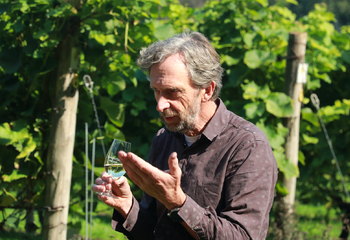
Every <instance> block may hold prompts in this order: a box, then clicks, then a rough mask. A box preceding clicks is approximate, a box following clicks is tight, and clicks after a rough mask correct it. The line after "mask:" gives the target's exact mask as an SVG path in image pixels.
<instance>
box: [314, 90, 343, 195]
mask: <svg viewBox="0 0 350 240" xmlns="http://www.w3.org/2000/svg"><path fill="white" fill-rule="evenodd" d="M310 97H311V102H312V104H313V105H314V107H315V108H316V116H317V118H318V121H319V122H320V124H321V127H322V130H323V133H324V135H325V137H326V140H327V143H328V146H329V149H330V151H331V154H332V157H333V159H334V160H335V165H336V167H337V171H338V172H339V175H340V179H341V182H342V185H343V188H344V192H345V195H346V198H347V199H349V192H348V190H347V189H346V184H345V179H344V176H343V173H342V171H341V169H340V165H339V162H338V158H337V156H336V155H335V151H334V148H333V144H332V140H331V138H330V137H329V135H328V131H327V129H326V126H325V124H324V122H323V120H322V118H321V116H320V115H319V114H318V111H319V110H320V99H319V98H318V96H317V94H315V93H312V94H311V96H310Z"/></svg>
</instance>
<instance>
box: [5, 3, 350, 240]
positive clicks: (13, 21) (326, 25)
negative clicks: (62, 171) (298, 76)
mask: <svg viewBox="0 0 350 240" xmlns="http://www.w3.org/2000/svg"><path fill="white" fill-rule="evenodd" d="M83 2H84V4H82V5H81V6H80V7H79V8H74V7H73V6H71V5H69V4H67V3H64V2H63V1H52V0H30V1H27V0H19V1H16V2H15V3H13V2H12V1H10V0H1V1H0V36H1V41H0V75H1V82H0V91H1V96H0V116H1V120H0V158H1V161H0V185H1V188H0V209H1V211H2V214H0V230H1V232H3V231H2V230H9V229H12V230H13V229H16V231H22V232H24V229H25V223H27V224H29V225H30V223H31V222H32V221H31V217H30V216H31V214H32V213H34V216H35V219H36V220H35V223H36V225H37V226H39V227H40V224H38V219H39V216H40V215H41V211H42V208H43V202H44V201H43V198H44V194H43V193H44V183H45V176H46V175H45V164H46V156H47V149H48V135H49V133H48V131H47V130H48V129H49V127H50V122H49V116H50V112H52V111H55V109H52V107H51V106H52V105H51V101H52V100H51V97H52V94H54V93H53V92H52V89H51V87H50V86H51V85H52V78H53V76H55V72H56V67H57V63H58V61H59V60H58V59H57V58H56V53H57V51H58V50H57V49H58V46H59V44H60V42H61V41H62V39H63V38H64V37H65V36H66V35H67V29H69V27H71V26H72V25H73V26H75V27H78V28H79V30H80V36H79V46H80V49H81V55H80V60H81V61H80V67H79V69H74V71H76V72H77V74H78V76H77V77H78V80H79V81H78V87H79V92H80V97H79V106H78V115H77V129H76V143H75V150H74V166H73V179H72V189H71V208H70V218H69V227H70V232H69V233H70V235H71V236H73V235H74V234H78V235H80V234H83V232H82V231H83V230H82V229H83V228H84V224H83V221H84V213H83V209H84V198H85V195H84V193H85V191H84V179H85V178H84V161H85V153H84V143H85V140H84V136H85V129H84V126H85V123H88V125H89V129H90V132H89V140H90V141H91V140H92V139H93V138H97V137H98V136H99V134H98V129H97V126H96V123H95V120H94V113H93V109H92V105H91V99H90V98H89V94H88V92H87V90H86V89H85V88H84V84H83V76H84V75H85V74H89V75H90V76H91V78H92V80H93V81H94V91H93V94H94V98H95V101H96V104H97V109H98V112H99V116H100V122H101V123H102V125H103V130H102V131H103V136H104V141H105V143H106V144H109V142H110V140H111V139H112V138H122V139H123V138H125V139H127V140H128V141H130V142H132V144H133V147H132V148H133V151H134V152H135V153H137V154H139V155H140V156H142V157H146V156H147V152H148V147H149V143H150V141H151V139H152V136H153V134H154V133H155V131H156V129H158V128H159V127H160V126H161V124H160V121H159V118H158V115H157V113H156V111H155V110H154V109H155V108H154V106H155V102H154V99H153V93H152V92H151V91H150V90H149V86H148V85H149V83H148V81H147V77H146V75H145V74H144V73H143V72H142V71H140V70H139V69H138V67H137V66H136V65H135V60H136V58H137V54H138V52H139V51H140V49H141V48H142V47H144V46H146V45H148V44H150V43H151V42H153V41H154V40H157V39H164V38H166V37H168V36H171V35H173V34H174V33H177V32H181V31H184V30H196V31H200V32H202V33H204V34H205V35H206V36H208V37H209V38H210V39H211V40H212V42H213V44H214V45H215V47H216V49H217V50H218V51H219V53H220V55H221V56H222V64H223V67H224V68H225V75H224V79H223V84H224V88H223V90H222V94H221V97H222V99H223V100H224V102H225V103H226V105H227V106H228V108H229V109H231V110H232V111H234V112H236V113H237V114H239V115H241V116H243V117H245V118H247V119H249V120H250V121H252V122H254V123H256V124H257V125H258V126H259V127H260V128H261V129H262V130H263V131H264V132H265V133H266V135H267V136H268V138H269V140H270V142H271V145H272V147H273V151H274V154H275V157H276V159H277V162H278V167H279V170H280V173H281V174H284V175H285V176H295V175H299V178H298V190H297V191H298V197H297V198H298V201H299V202H300V203H301V205H300V206H305V205H306V206H308V207H307V209H310V211H311V212H310V213H308V210H306V209H302V210H300V208H298V213H299V214H300V215H299V223H298V227H300V230H301V231H302V232H308V231H311V229H312V231H313V230H317V231H318V233H317V235H318V236H321V235H322V234H323V232H325V231H326V230H327V229H326V227H327V226H328V224H331V225H330V226H332V231H330V234H331V235H330V236H331V237H335V235H337V234H335V233H334V232H339V225H338V224H339V222H340V218H339V216H338V215H340V213H341V212H343V211H344V210H343V209H342V207H341V203H348V204H349V202H350V199H347V198H346V196H345V193H344V186H343V185H342V182H341V178H340V174H339V172H338V171H337V170H336V166H335V161H334V160H332V156H331V154H330V152H329V149H328V146H327V142H326V140H325V138H324V136H323V133H322V130H321V128H320V124H319V122H318V121H317V117H316V115H315V113H314V108H313V107H312V105H311V103H310V94H311V93H317V94H318V96H319V98H320V100H321V109H320V112H319V114H320V116H321V117H322V118H323V119H324V121H325V124H326V127H327V129H328V130H329V135H330V137H331V139H332V141H333V146H334V148H335V152H336V154H337V157H338V160H339V164H340V167H341V169H342V170H343V172H344V173H348V172H350V161H348V159H347V158H348V157H347V156H349V155H350V149H349V148H348V146H349V145H350V129H349V128H350V118H349V115H350V98H349V96H350V93H349V91H350V81H349V80H348V76H349V71H350V42H349V38H350V26H343V27H342V28H341V29H339V30H338V29H336V28H335V27H334V23H335V17H334V15H333V14H332V13H331V12H329V11H328V10H327V8H326V5H322V4H319V5H315V6H314V8H313V9H312V11H310V12H308V13H307V14H306V15H303V16H300V17H299V16H297V15H296V14H295V13H293V12H292V11H291V10H289V9H288V8H286V7H284V6H283V5H281V4H276V5H269V4H268V1H267V0H256V1H254V0H244V1H243V0H222V1H209V2H207V3H206V4H205V5H204V6H203V7H201V8H197V9H192V8H189V7H185V6H182V5H180V4H179V3H178V2H177V1H175V0H174V1H160V0H154V1H141V0H125V1H112V0H106V1H100V0H86V1H83ZM287 2H288V3H290V4H294V5H295V4H296V1H294V0H289V1H287ZM295 6H298V5H295ZM292 31H306V32H307V33H308V45H307V53H306V62H307V63H309V72H308V82H307V84H306V86H305V89H304V98H303V107H302V119H301V127H300V131H301V142H300V152H299V156H300V158H299V161H300V166H299V168H296V167H295V166H293V165H291V164H290V163H289V161H288V159H286V157H285V155H284V144H285V137H286V134H287V130H288V129H287V128H286V127H285V126H284V120H285V118H286V117H288V116H290V115H291V114H292V109H291V99H290V98H289V97H288V96H287V95H286V94H285V93H284V91H285V82H284V71H285V60H284V58H283V56H285V55H286V48H287V42H288V33H289V32H292ZM97 144H98V143H97ZM96 155H97V156H96V157H97V158H96V165H97V167H101V166H102V164H103V153H102V149H101V147H100V146H99V145H98V148H97V153H96ZM90 170H91V166H90ZM99 170H100V169H99ZM96 174H97V173H96ZM344 177H345V179H344V180H345V183H346V184H345V187H346V188H347V189H348V191H349V189H350V183H349V182H350V179H349V178H350V177H349V175H348V174H344ZM277 190H278V194H279V195H283V194H285V189H284V186H283V185H282V184H281V183H280V182H279V183H278V186H277ZM311 206H317V209H316V210H315V211H314V210H313V209H312V207H311ZM9 207H11V208H9ZM94 207H95V212H98V211H99V210H98V207H100V205H98V204H95V206H94ZM321 209H323V210H321ZM326 210H327V211H328V212H326V213H322V215H320V216H322V217H321V218H319V217H315V218H312V217H311V216H312V214H314V213H315V212H317V211H320V212H322V211H326ZM304 214H305V215H304ZM320 214H321V213H320ZM328 214H330V215H328ZM334 214H337V216H335V215H334ZM108 216H109V213H107V212H104V210H102V209H101V216H95V217H96V224H98V227H94V229H96V228H98V229H99V231H101V232H97V233H95V232H94V234H96V237H98V236H100V234H101V236H102V234H105V233H106V234H109V232H108V230H102V229H107V228H109V217H108ZM317 216H319V215H317ZM326 216H329V217H326ZM97 219H98V220H101V223H99V221H97ZM306 219H312V220H310V221H309V220H306ZM320 219H326V220H320ZM327 219H328V220H327ZM324 221H325V222H324ZM327 221H329V222H327ZM308 222H310V224H307V223H308ZM304 223H305V224H304ZM333 223H334V224H335V223H337V224H335V225H333ZM317 224H322V225H321V226H324V227H325V228H322V227H321V226H319V225H317ZM104 225H106V226H104ZM312 225H313V226H314V227H312ZM17 226H19V227H17ZM318 226H319V227H318ZM335 226H336V227H335ZM15 227H16V228H15ZM105 227H106V228H105ZM73 230H74V231H73ZM272 231H273V229H272ZM312 231H311V232H312ZM327 231H328V230H327ZM35 232H38V230H36V231H35ZM1 234H3V233H1ZM4 234H7V233H4ZM18 234H19V235H20V236H18V238H22V237H23V235H21V234H22V233H18ZM113 234H114V233H113ZM312 234H313V233H312ZM327 234H328V233H327ZM333 234H335V235H333ZM0 236H1V235H0ZM12 236H16V234H15V233H12V232H11V233H9V234H7V235H6V236H4V238H5V239H6V238H9V239H11V238H10V237H12ZM25 236H26V237H28V238H29V236H30V233H28V232H26V233H25ZM18 238H17V239H18ZM1 239H3V237H2V236H1ZM101 239H108V236H106V238H102V237H101ZM306 239H307V238H306ZM310 239H312V238H311V237H310ZM317 239H319V238H317Z"/></svg>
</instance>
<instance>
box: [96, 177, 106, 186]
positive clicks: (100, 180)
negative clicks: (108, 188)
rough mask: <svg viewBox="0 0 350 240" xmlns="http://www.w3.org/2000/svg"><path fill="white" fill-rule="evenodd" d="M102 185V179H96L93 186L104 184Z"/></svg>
mask: <svg viewBox="0 0 350 240" xmlns="http://www.w3.org/2000/svg"><path fill="white" fill-rule="evenodd" d="M104 183H105V181H103V180H102V178H96V180H95V184H96V185H101V184H104Z"/></svg>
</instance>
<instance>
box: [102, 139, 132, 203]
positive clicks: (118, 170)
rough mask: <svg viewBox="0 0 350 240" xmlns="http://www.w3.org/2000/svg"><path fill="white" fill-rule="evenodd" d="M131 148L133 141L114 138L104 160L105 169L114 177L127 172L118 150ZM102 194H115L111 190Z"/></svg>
mask: <svg viewBox="0 0 350 240" xmlns="http://www.w3.org/2000/svg"><path fill="white" fill-rule="evenodd" d="M130 150H131V143H129V142H125V141H122V140H118V139H113V142H112V145H111V146H110V148H109V150H108V152H107V155H106V158H105V162H104V167H105V171H106V173H107V174H109V175H110V176H111V177H112V178H114V179H117V178H120V177H121V176H123V175H124V174H125V170H124V168H123V164H122V163H121V162H120V160H119V158H118V152H119V151H124V152H130ZM100 195H105V196H109V197H113V196H114V195H113V194H112V193H111V191H109V190H108V191H105V192H103V193H100Z"/></svg>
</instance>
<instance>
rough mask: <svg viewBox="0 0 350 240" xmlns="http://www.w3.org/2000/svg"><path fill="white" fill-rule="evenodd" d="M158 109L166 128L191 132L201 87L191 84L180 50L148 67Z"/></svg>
mask: <svg viewBox="0 0 350 240" xmlns="http://www.w3.org/2000/svg"><path fill="white" fill-rule="evenodd" d="M150 79H151V83H150V85H151V88H152V89H153V90H154V96H155V98H156V101H157V111H158V112H159V113H160V116H161V119H162V121H163V122H164V124H165V126H166V128H167V129H169V130H170V131H173V132H181V133H184V134H188V135H193V133H195V132H196V127H197V120H198V118H199V115H200V112H201V94H202V91H201V89H198V88H197V87H195V86H194V85H193V83H192V82H191V79H190V78H189V76H188V71H187V68H186V66H185V64H184V63H183V61H182V58H181V56H180V55H179V54H175V55H172V56H170V57H168V58H166V59H165V61H164V62H161V63H158V64H155V65H154V66H152V67H151V71H150Z"/></svg>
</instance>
